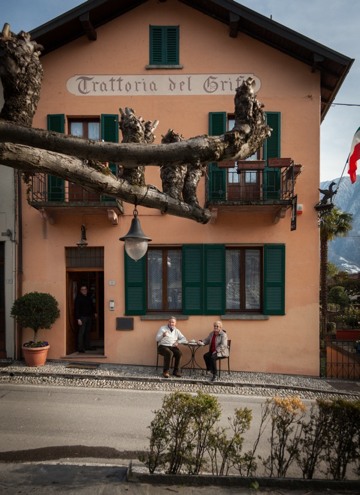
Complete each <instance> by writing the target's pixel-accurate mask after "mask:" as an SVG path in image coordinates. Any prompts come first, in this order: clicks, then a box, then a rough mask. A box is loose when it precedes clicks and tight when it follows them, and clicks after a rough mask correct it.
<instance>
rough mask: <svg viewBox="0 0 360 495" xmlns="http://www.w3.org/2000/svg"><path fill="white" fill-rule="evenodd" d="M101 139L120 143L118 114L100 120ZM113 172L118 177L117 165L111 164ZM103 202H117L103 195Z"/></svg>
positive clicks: (104, 116)
mask: <svg viewBox="0 0 360 495" xmlns="http://www.w3.org/2000/svg"><path fill="white" fill-rule="evenodd" d="M100 128H101V139H103V140H104V141H107V142H110V143H118V142H119V116H118V115H117V114H105V113H103V114H101V118H100ZM109 168H110V170H111V172H112V173H113V174H114V175H115V176H117V165H116V163H109ZM101 201H105V202H107V201H115V200H114V198H113V197H111V196H107V195H106V194H103V195H101Z"/></svg>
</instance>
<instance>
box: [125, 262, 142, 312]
mask: <svg viewBox="0 0 360 495" xmlns="http://www.w3.org/2000/svg"><path fill="white" fill-rule="evenodd" d="M124 256H125V258H124V262H125V314H126V315H144V314H145V313H146V256H144V257H143V258H140V259H139V260H138V261H134V260H133V259H131V258H130V257H129V256H128V255H127V254H126V252H124Z"/></svg>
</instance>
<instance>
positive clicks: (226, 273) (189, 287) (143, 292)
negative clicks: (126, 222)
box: [125, 244, 285, 315]
mask: <svg viewBox="0 0 360 495" xmlns="http://www.w3.org/2000/svg"><path fill="white" fill-rule="evenodd" d="M162 311H163V312H170V311H171V312H174V313H176V312H177V313H182V314H187V315H221V314H225V313H226V312H229V313H231V312H233V313H234V312H236V313H251V312H252V313H258V314H267V315H271V314H277V315H282V314H284V311H285V246H284V245H283V244H265V245H264V246H258V247H247V246H225V245H223V244H185V245H184V246H182V247H181V248H180V247H179V248H173V247H156V248H155V247H154V248H150V249H149V250H148V253H147V255H146V256H144V257H143V258H141V259H140V260H138V261H136V262H135V261H134V260H132V259H131V258H130V257H129V256H127V254H126V253H125V313H126V314H127V315H144V314H146V313H154V312H162Z"/></svg>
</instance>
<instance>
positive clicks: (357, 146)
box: [348, 127, 360, 184]
mask: <svg viewBox="0 0 360 495" xmlns="http://www.w3.org/2000/svg"><path fill="white" fill-rule="evenodd" d="M358 160H360V127H359V128H358V130H357V131H356V132H355V135H354V137H353V140H352V143H351V150H350V154H349V158H348V162H349V169H348V174H349V175H350V180H351V182H352V183H353V184H354V182H356V169H357V165H356V163H357V161H358Z"/></svg>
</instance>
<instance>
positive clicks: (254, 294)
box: [226, 248, 262, 312]
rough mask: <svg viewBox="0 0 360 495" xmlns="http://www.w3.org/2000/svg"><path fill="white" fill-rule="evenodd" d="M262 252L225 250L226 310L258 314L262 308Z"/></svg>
mask: <svg viewBox="0 0 360 495" xmlns="http://www.w3.org/2000/svg"><path fill="white" fill-rule="evenodd" d="M261 280H262V250H261V249H260V248H230V249H227V250H226V310H227V311H240V312H244V311H246V312H250V311H251V312H252V311H256V312H259V311H260V309H261V307H262V304H261V303H262V294H261Z"/></svg>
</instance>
